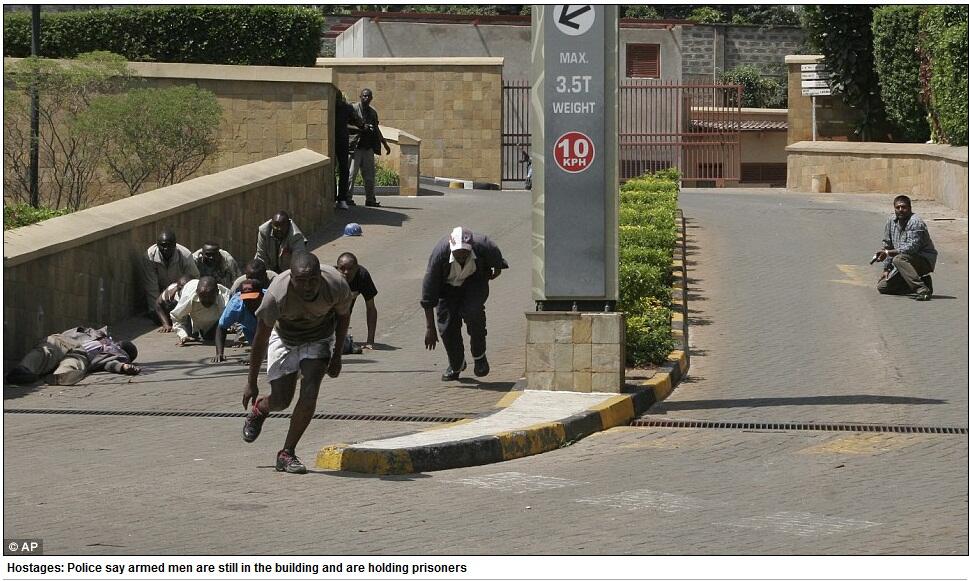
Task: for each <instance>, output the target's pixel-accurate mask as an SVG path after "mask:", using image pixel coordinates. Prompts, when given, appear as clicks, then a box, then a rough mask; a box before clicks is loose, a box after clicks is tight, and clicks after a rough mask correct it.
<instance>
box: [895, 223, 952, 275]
mask: <svg viewBox="0 0 969 581" xmlns="http://www.w3.org/2000/svg"><path fill="white" fill-rule="evenodd" d="M882 242H883V243H884V244H885V249H886V250H893V249H894V250H898V251H899V253H901V254H910V255H914V256H921V257H922V258H924V259H926V260H927V261H929V264H930V265H931V266H932V270H935V261H936V259H937V258H938V257H939V253H938V252H936V250H935V245H934V244H932V237H931V236H929V229H928V227H927V226H926V225H925V221H924V220H922V217H921V216H919V215H918V214H912V215H911V216H910V217H909V219H908V223H906V224H905V226H904V227H902V225H901V224H899V222H898V217H897V216H895V215H894V214H893V215H892V217H891V218H889V219H888V222H886V223H885V236H884V237H883V239H882ZM890 268H892V259H891V258H889V259H888V260H886V261H885V270H888V269H890Z"/></svg>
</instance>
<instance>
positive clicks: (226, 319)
mask: <svg viewBox="0 0 969 581" xmlns="http://www.w3.org/2000/svg"><path fill="white" fill-rule="evenodd" d="M235 323H239V324H240V325H242V334H243V335H245V336H246V341H248V342H249V343H250V344H251V343H252V338H253V337H255V336H256V323H257V321H256V315H255V314H254V313H253V312H252V311H250V310H249V309H247V308H246V304H245V303H244V302H243V301H242V297H241V294H240V293H236V294H234V295H232V298H231V299H229V302H228V303H227V304H226V305H225V310H224V311H222V316H221V317H219V327H222V328H223V329H226V330H228V329H229V327H231V326H232V325H234V324H235Z"/></svg>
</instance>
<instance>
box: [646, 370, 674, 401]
mask: <svg viewBox="0 0 969 581" xmlns="http://www.w3.org/2000/svg"><path fill="white" fill-rule="evenodd" d="M643 385H645V386H646V387H651V388H652V389H653V395H654V396H655V397H656V401H662V400H664V399H666V398H667V397H669V395H670V393H672V391H673V382H672V381H670V374H669V373H657V374H656V375H654V376H653V377H650V378H649V379H647V380H646V381H645V382H643Z"/></svg>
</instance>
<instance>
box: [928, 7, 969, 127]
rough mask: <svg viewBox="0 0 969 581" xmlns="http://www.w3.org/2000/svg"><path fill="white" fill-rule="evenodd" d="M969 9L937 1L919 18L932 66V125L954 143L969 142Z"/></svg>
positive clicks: (930, 94)
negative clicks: (968, 61)
mask: <svg viewBox="0 0 969 581" xmlns="http://www.w3.org/2000/svg"><path fill="white" fill-rule="evenodd" d="M967 13H969V12H967V8H966V6H965V5H962V6H958V5H944V6H940V5H934V6H928V7H926V9H925V10H924V12H922V15H921V18H920V19H919V32H920V35H921V41H920V45H921V48H922V50H923V51H924V52H925V54H926V56H927V57H928V60H929V67H930V76H929V79H928V89H929V111H930V113H931V114H932V119H933V122H934V123H933V125H934V127H933V129H934V130H935V132H936V134H937V135H936V137H937V138H938V140H939V141H941V142H943V143H949V144H951V145H966V122H967V115H966V106H967V91H966V74H967V66H966V58H967V57H966V54H967V42H966V30H967V24H966V18H967Z"/></svg>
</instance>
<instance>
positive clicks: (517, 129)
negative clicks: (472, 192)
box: [501, 81, 532, 182]
mask: <svg viewBox="0 0 969 581" xmlns="http://www.w3.org/2000/svg"><path fill="white" fill-rule="evenodd" d="M529 89H530V87H529V86H528V81H504V82H503V83H502V85H501V110H502V116H501V123H502V128H501V181H503V182H507V181H517V182H523V181H525V177H526V175H527V173H528V163H527V162H526V159H527V158H526V157H525V155H523V154H522V153H523V151H524V152H526V153H527V151H528V148H530V147H531V145H532V132H531V131H530V130H529V124H528V110H529V109H528V96H529V94H530V93H531V91H530V90H529Z"/></svg>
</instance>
